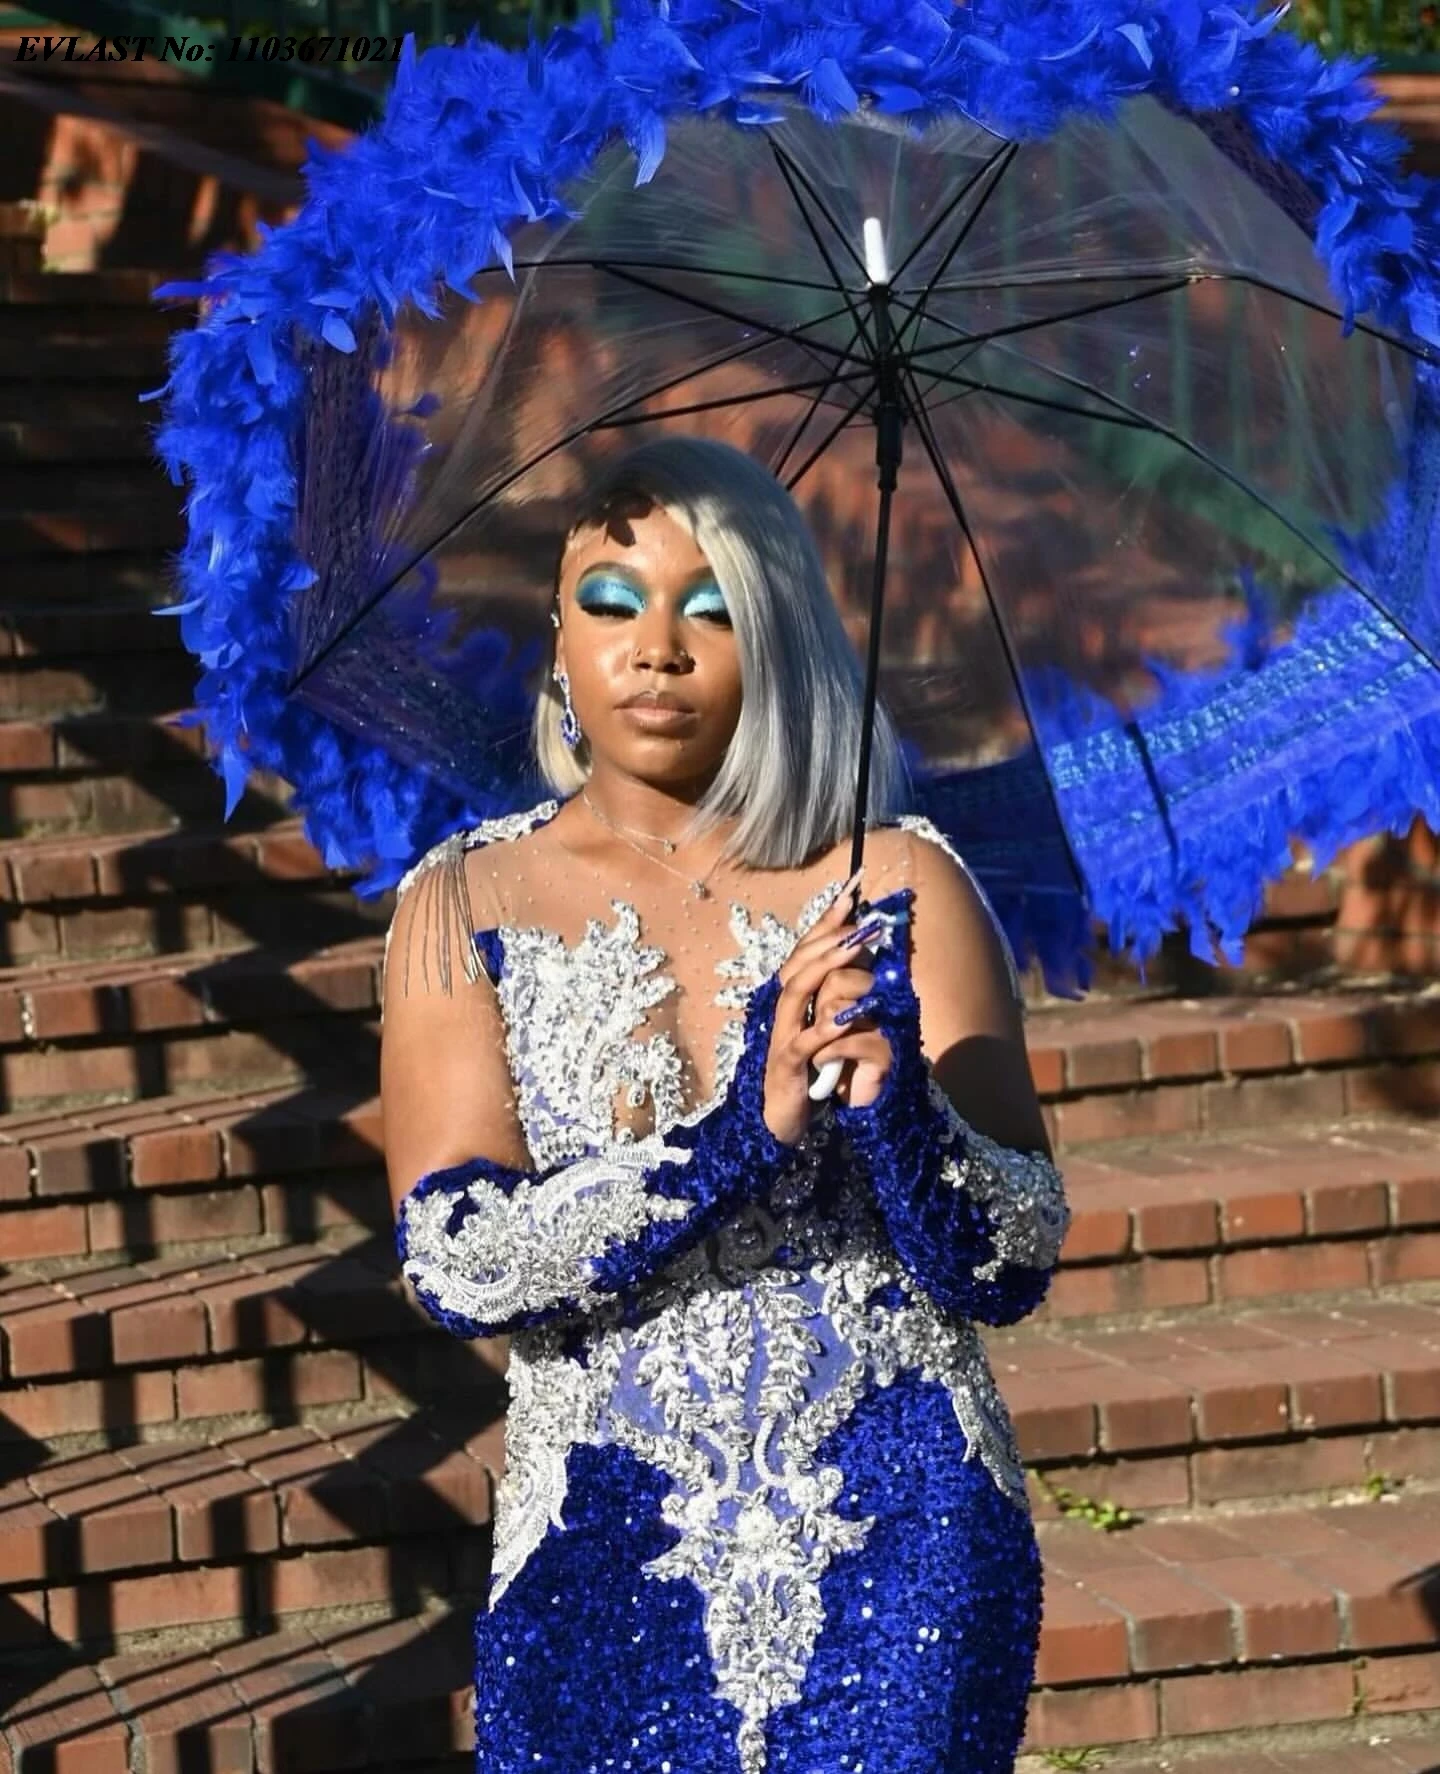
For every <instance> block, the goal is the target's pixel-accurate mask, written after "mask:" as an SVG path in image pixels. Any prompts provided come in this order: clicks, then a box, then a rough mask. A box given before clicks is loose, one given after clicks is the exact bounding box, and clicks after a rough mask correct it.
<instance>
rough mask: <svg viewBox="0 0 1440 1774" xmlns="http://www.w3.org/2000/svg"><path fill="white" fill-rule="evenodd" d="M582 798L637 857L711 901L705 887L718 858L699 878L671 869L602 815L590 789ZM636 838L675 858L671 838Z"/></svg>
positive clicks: (644, 835)
mask: <svg viewBox="0 0 1440 1774" xmlns="http://www.w3.org/2000/svg"><path fill="white" fill-rule="evenodd" d="M580 798H581V800H582V801H584V803H585V805H586V806H587V807H588V808H589V809H590V811H591V812H592V813H593V814H594V815H595V817H596V818H597V819H598V820H599V821H600V823H601V825H606V826H609V828H610V830H611V831H612V832H614V834H615V836H616V837H617V838H620V839H621V840H623V842H625V843H626V844H628V845H629V846H630V848H631V849H632V850H633V851H635V852H636V854H637V855H640V856H643V857H644V858H645V859H646V861H647V862H653V863H654V864H655V865H656V867H657V868H662V869H664V870H665V871H666V872H667V873H668V874H672V875H674V877H675V878H676V880H677V881H685V882H688V883H689V886H690V889H691V891H692V892H693V893H694V895H695V897H696V898H697V899H709V898H710V889H709V888H708V887H707V886H706V885H705V883H706V881H707V880H709V878H710V876H711V875H712V874H714V872H715V869H716V868H717V866H718V865H719V862H720V858H719V857H718V856H717V857H716V858H715V859H714V861H713V862H712V863H711V864H710V866H709V868H707V869H706V871H705V873H704V874H703V875H700V876H699V877H698V878H697V877H696V876H694V875H690V874H687V873H686V872H685V870H684V869H677V868H671V866H670V864H669V863H668V862H662V861H661V860H660V858H659V857H658V856H652V855H651V854H650V852H649V851H648V850H642V849H641V848H640V846H639V845H638V844H637V843H636V842H635V839H634V838H632V837H630V836H629V835H628V833H629V830H630V828H629V827H626V826H623V825H619V824H618V823H617V822H616V821H615V820H613V819H611V818H610V816H609V814H607V813H602V812H601V811H600V809H599V808H598V807H597V806H596V805H595V803H594V802H593V801H592V800H591V799H590V794H589V791H588V789H583V788H582V789H581V790H580ZM636 836H637V837H641V838H649V840H650V842H651V843H652V844H660V845H662V846H663V847H664V850H665V854H666V855H667V856H673V855H674V853H675V845H674V843H673V842H672V840H671V839H669V838H660V837H656V835H655V833H654V832H637V833H636Z"/></svg>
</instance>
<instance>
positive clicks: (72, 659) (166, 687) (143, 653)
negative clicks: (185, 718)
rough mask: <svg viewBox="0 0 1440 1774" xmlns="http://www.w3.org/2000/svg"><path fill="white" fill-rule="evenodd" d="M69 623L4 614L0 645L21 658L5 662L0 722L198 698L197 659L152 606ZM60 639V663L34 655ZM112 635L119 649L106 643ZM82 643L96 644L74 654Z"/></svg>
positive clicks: (143, 709) (144, 709)
mask: <svg viewBox="0 0 1440 1774" xmlns="http://www.w3.org/2000/svg"><path fill="white" fill-rule="evenodd" d="M141 624H146V625H148V626H143V627H142V626H141ZM65 627H66V625H65V623H64V622H63V621H57V620H56V619H55V617H53V616H51V615H48V614H47V615H44V616H41V617H39V618H30V617H27V616H26V615H25V614H23V613H22V614H14V613H12V614H10V615H8V616H6V617H4V618H3V619H0V648H8V649H9V650H10V651H11V653H12V654H16V655H19V657H18V658H12V659H11V660H10V661H9V662H8V663H9V666H10V669H8V670H5V671H3V672H0V720H22V721H27V722H29V721H34V720H37V719H44V718H45V717H46V716H51V715H55V716H70V715H79V714H85V713H91V712H94V713H100V712H105V713H110V714H123V713H130V714H151V713H154V712H156V711H157V710H165V709H175V708H181V707H184V706H187V705H188V704H189V703H190V702H191V701H192V700H193V698H194V694H195V682H196V679H197V677H198V676H199V668H198V667H197V665H196V663H195V660H194V659H193V658H192V657H191V656H190V654H189V653H187V652H186V651H185V649H184V648H183V647H182V646H181V645H180V644H179V642H178V639H177V637H176V636H175V634H174V633H173V631H172V632H171V633H170V634H167V633H166V632H165V626H164V624H163V623H162V622H161V620H160V618H158V617H156V616H152V615H151V614H150V613H149V612H148V611H144V610H141V611H136V612H133V613H130V614H127V615H126V616H125V618H124V619H123V620H121V619H118V617H117V619H116V620H114V621H111V622H105V621H103V620H102V621H101V622H99V623H97V624H96V626H95V627H94V628H88V629H85V630H83V631H81V632H79V633H76V632H74V631H71V632H69V633H65V632H64V630H65ZM56 637H59V638H60V644H61V645H63V646H64V647H65V649H66V652H65V655H64V656H63V657H61V658H60V659H58V660H56V659H54V658H52V657H49V656H46V655H45V654H43V653H42V654H40V655H39V656H37V647H44V646H46V645H48V644H53V642H54V640H55V638H56ZM107 637H108V638H109V639H111V640H113V641H114V642H115V645H114V646H106V645H105V644H104V643H105V641H106V639H107ZM84 646H88V647H89V648H90V649H91V650H90V652H89V653H88V654H87V653H79V652H77V648H79V647H84ZM221 805H222V806H223V801H222V803H221Z"/></svg>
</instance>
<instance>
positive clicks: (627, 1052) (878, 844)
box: [387, 800, 958, 1163]
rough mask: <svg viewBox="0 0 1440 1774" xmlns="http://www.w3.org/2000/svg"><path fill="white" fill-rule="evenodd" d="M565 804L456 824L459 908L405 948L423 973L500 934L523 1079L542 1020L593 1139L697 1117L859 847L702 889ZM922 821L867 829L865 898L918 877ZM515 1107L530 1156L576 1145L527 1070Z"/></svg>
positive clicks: (729, 874) (449, 860)
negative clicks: (466, 826)
mask: <svg viewBox="0 0 1440 1774" xmlns="http://www.w3.org/2000/svg"><path fill="white" fill-rule="evenodd" d="M560 806H561V804H560V803H559V802H558V801H554V800H551V801H546V802H543V803H541V804H540V805H539V806H538V807H536V808H534V809H532V810H530V811H529V812H527V813H525V814H521V815H517V816H516V818H515V820H514V821H511V822H498V824H499V825H500V826H501V827H502V828H508V829H509V830H510V831H511V833H512V834H513V835H511V836H510V838H509V841H505V842H497V841H495V839H496V836H497V822H492V823H491V824H490V825H488V826H487V827H485V828H483V829H484V831H485V833H486V837H485V839H484V841H483V842H480V841H473V840H475V839H477V838H478V834H476V833H459V834H456V837H455V838H453V839H451V840H450V841H449V844H450V853H449V855H448V856H446V857H444V858H441V859H440V860H441V862H442V864H443V865H444V866H445V867H446V868H447V870H448V875H449V881H450V886H451V889H452V891H453V893H454V895H455V903H454V904H452V905H451V906H449V907H446V906H444V905H441V904H437V905H436V906H435V907H433V908H427V915H426V916H425V917H423V918H417V921H416V926H415V928H414V932H413V936H412V939H411V941H410V942H409V943H408V944H407V952H406V953H405V954H404V956H403V957H399V958H397V959H398V960H399V964H400V965H403V966H405V967H407V968H408V969H410V970H412V971H414V970H417V969H419V970H423V971H424V974H425V977H426V978H427V979H428V978H429V977H430V974H431V972H432V971H433V970H435V969H436V968H437V967H440V966H443V967H444V968H445V969H446V971H447V972H448V971H449V970H450V969H452V968H453V967H454V965H455V963H456V960H457V957H456V955H455V954H454V949H455V946H456V943H455V939H456V938H457V937H460V939H461V941H462V942H463V937H461V933H462V932H463V931H465V930H468V931H470V932H472V933H474V934H475V935H477V936H479V935H481V934H482V933H485V932H494V933H497V934H498V935H499V937H500V939H501V942H502V944H503V949H504V953H505V955H506V956H507V957H508V959H509V962H510V963H511V964H510V965H508V966H506V968H505V969H504V973H505V977H504V978H503V979H502V980H500V982H499V995H500V1001H501V1005H502V1008H503V1009H504V1011H505V1013H506V1014H505V1023H506V1036H507V1044H508V1046H509V1048H510V1059H511V1071H512V1074H513V1073H517V1072H518V1073H521V1074H522V1075H523V1074H526V1073H527V1068H526V1067H525V1065H524V1063H523V1062H524V1059H525V1057H526V1052H527V1050H529V1049H531V1048H532V1047H534V1046H537V1045H538V1043H536V1042H535V1040H534V1031H536V1030H543V1031H544V1035H545V1046H546V1050H547V1055H548V1062H549V1069H550V1070H551V1071H552V1072H553V1071H554V1070H555V1067H556V1065H557V1064H559V1065H562V1066H564V1067H565V1068H567V1070H568V1073H569V1077H568V1080H567V1081H566V1084H565V1089H564V1094H565V1095H566V1096H567V1097H568V1098H570V1099H571V1100H570V1102H569V1103H568V1104H567V1105H566V1107H567V1108H568V1109H569V1110H570V1111H571V1114H572V1116H573V1113H574V1111H575V1110H576V1108H577V1107H578V1108H580V1109H581V1111H582V1116H583V1121H584V1124H585V1129H586V1131H587V1132H588V1133H590V1134H602V1135H604V1136H605V1137H608V1138H614V1139H621V1140H624V1139H641V1138H644V1137H645V1136H646V1135H647V1134H651V1133H654V1132H656V1131H657V1130H661V1129H663V1128H664V1127H666V1126H667V1125H669V1124H671V1123H673V1122H675V1121H678V1120H681V1119H689V1118H691V1117H692V1116H694V1115H695V1114H697V1113H700V1112H703V1110H704V1108H705V1107H707V1106H708V1105H710V1104H711V1103H713V1102H714V1101H715V1100H716V1098H717V1097H718V1095H719V1094H720V1093H722V1092H723V1090H724V1088H725V1084H726V1082H727V1080H728V1078H729V1076H730V1074H731V1072H732V1071H733V1068H734V1062H735V1058H736V1055H737V1052H738V1044H739V1041H740V1036H741V1028H742V1019H743V1012H744V1007H745V1003H746V999H747V998H748V996H749V995H750V993H751V992H752V991H753V989H754V987H755V986H756V985H758V984H759V983H760V982H761V981H762V980H764V979H765V978H767V977H768V976H769V975H770V974H772V973H774V972H775V971H776V969H777V968H779V967H780V966H781V965H782V964H783V962H784V961H785V959H786V958H787V957H788V955H789V954H790V952H791V950H792V949H793V947H794V945H795V942H796V941H797V940H798V938H799V937H800V936H802V935H804V934H805V932H806V931H807V930H809V929H810V928H811V926H812V925H813V924H814V923H815V921H816V920H817V919H818V918H819V917H821V916H822V915H823V914H824V912H825V911H826V910H827V909H828V908H829V906H830V905H831V904H832V903H833V901H834V899H835V896H836V894H837V893H838V891H839V890H840V888H841V886H842V885H843V883H844V880H845V877H846V875H847V874H848V870H849V844H848V841H847V842H846V843H844V844H841V845H836V846H835V847H833V848H832V849H830V850H828V851H825V852H822V853H819V854H818V855H817V856H815V857H814V858H812V860H811V861H810V862H809V864H808V865H806V866H805V867H803V868H798V869H776V870H761V869H746V868H742V867H731V866H729V865H721V866H720V867H719V868H717V869H716V870H715V871H714V872H713V873H712V874H711V875H710V877H709V880H708V883H707V885H706V894H705V896H704V897H702V896H700V895H699V894H697V893H696V892H694V891H693V889H692V888H691V886H690V885H689V884H688V881H687V879H686V878H681V876H677V875H676V874H671V873H668V872H667V871H666V870H665V869H664V868H662V867H660V866H659V865H658V864H655V863H652V862H651V861H650V860H649V859H648V858H647V857H645V856H643V855H638V854H632V853H630V852H628V851H623V852H622V854H623V855H624V862H623V863H622V864H621V865H620V867H618V868H617V867H616V866H615V863H614V860H613V858H614V854H615V848H614V846H613V845H612V846H611V848H610V854H609V856H608V857H603V858H602V859H600V860H597V859H596V857H595V853H594V850H593V847H592V848H589V849H587V848H586V846H585V843H584V840H585V839H586V838H587V837H589V836H590V835H591V834H590V831H589V830H588V828H587V826H586V822H585V820H584V819H583V818H578V817H577V818H575V819H573V820H569V821H567V820H565V819H562V818H560V817H558V815H559V813H560ZM575 812H576V813H577V814H578V812H579V810H578V808H577V809H575ZM921 824H923V822H920V821H902V822H901V823H900V824H899V825H897V826H896V827H895V828H892V829H886V830H883V831H880V832H877V833H873V834H872V835H871V839H870V841H869V843H868V844H867V851H866V875H865V880H864V890H865V892H866V894H867V895H868V896H869V897H870V898H872V899H878V898H880V897H881V896H883V894H885V893H887V892H890V891H892V890H893V889H894V888H895V887H897V886H899V885H902V884H905V883H907V882H908V881H909V880H910V879H911V878H912V874H913V870H912V868H911V864H910V856H911V849H912V846H913V844H914V843H915V842H916V841H918V840H917V838H916V835H915V829H914V828H915V827H917V826H920V825H921ZM957 860H958V859H957ZM671 866H672V867H673V866H674V864H673V861H672V863H671ZM462 870H463V874H462ZM442 880H443V876H442V877H441V879H437V880H436V881H435V882H433V883H431V886H432V888H435V889H441V888H442ZM435 897H436V899H437V900H439V899H440V898H442V897H443V889H442V891H440V892H436V893H435ZM417 949H418V950H419V951H420V952H419V953H416V952H415V951H416V950H417ZM387 965H388V955H387ZM482 967H483V968H484V969H485V971H487V972H488V973H490V974H491V977H492V978H493V977H494V976H495V969H494V967H493V964H491V963H488V962H487V959H486V955H485V952H484V945H483V943H479V944H477V947H476V950H475V953H474V955H473V957H472V974H478V971H479V969H480V968H482ZM562 1026H563V1028H564V1029H565V1031H566V1033H565V1036H564V1039H563V1042H561V1044H560V1046H559V1047H557V1045H556V1031H557V1030H558V1029H559V1028H561V1027H562ZM529 1070H530V1071H532V1072H533V1068H530V1069H529ZM555 1082H556V1083H557V1085H558V1083H559V1082H560V1081H559V1080H558V1079H556V1081H555ZM577 1099H578V1101H577ZM517 1107H518V1109H519V1110H520V1118H521V1121H522V1124H523V1125H524V1127H525V1132H526V1135H527V1138H528V1139H529V1142H530V1150H531V1152H532V1155H533V1156H534V1157H535V1159H536V1161H537V1162H540V1163H543V1162H546V1161H547V1155H548V1156H549V1157H561V1156H565V1155H567V1153H568V1152H570V1151H573V1150H579V1149H580V1148H579V1146H578V1145H575V1146H573V1147H567V1146H566V1144H565V1142H564V1140H563V1139H560V1140H559V1142H558V1143H557V1140H556V1138H555V1137H553V1136H554V1129H553V1128H552V1127H551V1126H550V1125H548V1123H549V1119H550V1116H551V1115H556V1114H558V1113H559V1111H560V1109H561V1104H559V1103H557V1102H556V1101H554V1100H553V1098H552V1099H551V1100H548V1101H546V1100H544V1099H543V1096H542V1086H541V1083H540V1082H539V1081H537V1080H536V1079H535V1078H534V1077H533V1076H531V1077H530V1083H529V1094H528V1099H527V1095H526V1090H525V1087H524V1086H522V1089H521V1097H520V1100H519V1102H518V1104H517ZM607 1122H608V1125H607ZM571 1125H573V1120H572V1121H571Z"/></svg>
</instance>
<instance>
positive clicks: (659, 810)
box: [581, 773, 731, 850]
mask: <svg viewBox="0 0 1440 1774" xmlns="http://www.w3.org/2000/svg"><path fill="white" fill-rule="evenodd" d="M707 786H708V785H707V784H705V783H697V784H696V785H695V787H694V791H693V794H691V793H690V792H689V791H687V790H685V789H678V790H675V789H670V788H660V787H658V786H656V785H655V784H654V783H650V782H643V781H641V780H640V779H639V778H638V777H626V776H615V775H611V774H609V773H606V774H604V775H601V776H597V775H595V774H594V773H592V774H591V777H590V780H589V781H588V782H587V783H586V784H585V787H584V789H583V790H582V791H581V794H582V796H583V797H584V798H585V799H586V800H588V801H589V803H590V807H591V809H593V811H594V812H595V813H596V814H598V816H599V818H600V821H601V823H602V824H603V823H604V822H605V821H607V820H608V821H611V822H612V823H613V824H614V825H617V826H620V827H622V828H624V829H625V830H626V832H627V833H628V834H629V835H630V836H632V837H634V836H637V835H641V836H645V837H650V838H657V839H658V838H663V839H665V840H666V841H667V842H669V843H672V844H674V843H679V842H680V841H681V840H682V838H683V835H684V832H685V828H686V826H687V825H688V824H689V823H690V820H691V819H692V818H693V817H694V813H695V807H696V804H697V803H698V801H699V800H700V797H701V795H702V794H703V793H704V792H705V788H706V787H707ZM730 824H731V821H729V820H723V821H722V822H721V823H720V825H719V826H717V827H715V828H713V829H712V830H711V831H710V832H708V833H707V834H706V837H705V839H702V840H701V843H702V844H703V845H704V846H705V848H706V849H707V850H708V849H709V848H710V847H711V846H710V842H707V840H710V841H712V842H713V844H714V846H715V847H716V848H718V847H719V845H720V844H721V843H722V842H723V841H724V836H725V832H726V831H727V830H728V828H729V826H730Z"/></svg>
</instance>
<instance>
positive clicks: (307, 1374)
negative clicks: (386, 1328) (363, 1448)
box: [175, 1349, 362, 1418]
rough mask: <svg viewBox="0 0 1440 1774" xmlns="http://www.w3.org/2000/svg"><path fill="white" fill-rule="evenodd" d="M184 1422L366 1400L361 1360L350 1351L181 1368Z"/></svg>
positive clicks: (180, 1398) (177, 1381)
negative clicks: (195, 1418)
mask: <svg viewBox="0 0 1440 1774" xmlns="http://www.w3.org/2000/svg"><path fill="white" fill-rule="evenodd" d="M175 1384H176V1397H177V1409H178V1411H179V1414H180V1416H181V1417H185V1418H190V1417H223V1416H230V1415H233V1414H239V1413H245V1412H255V1411H263V1412H273V1413H276V1414H283V1413H284V1412H287V1411H290V1410H295V1409H304V1408H307V1407H309V1406H312V1405H317V1404H342V1403H347V1402H349V1401H351V1400H353V1399H358V1398H359V1397H360V1396H361V1390H362V1388H361V1379H360V1362H359V1358H358V1357H357V1356H356V1355H354V1354H352V1353H351V1352H350V1351H349V1350H348V1349H321V1350H315V1351H313V1352H307V1353H303V1354H293V1355H284V1356H275V1357H272V1358H269V1359H267V1358H265V1357H263V1356H256V1357H252V1358H251V1359H249V1360H246V1361H226V1362H214V1363H210V1364H209V1365H207V1366H204V1367H194V1368H181V1369H180V1370H179V1371H178V1373H177V1374H176V1376H175Z"/></svg>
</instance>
